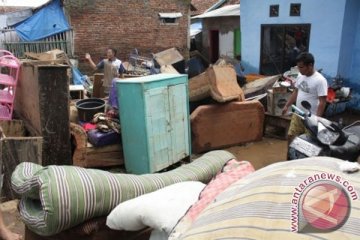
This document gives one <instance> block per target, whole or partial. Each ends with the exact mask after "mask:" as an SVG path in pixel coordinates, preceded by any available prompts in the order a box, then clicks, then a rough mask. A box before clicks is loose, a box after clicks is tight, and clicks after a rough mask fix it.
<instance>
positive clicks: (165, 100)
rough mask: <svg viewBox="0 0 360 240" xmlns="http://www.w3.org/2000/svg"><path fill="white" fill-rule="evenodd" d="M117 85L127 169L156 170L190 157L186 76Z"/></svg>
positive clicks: (132, 80) (137, 171)
mask: <svg viewBox="0 0 360 240" xmlns="http://www.w3.org/2000/svg"><path fill="white" fill-rule="evenodd" d="M116 88H117V95H118V102H119V112H120V122H121V135H122V145H123V151H124V158H125V159H124V160H125V168H126V171H127V172H129V173H135V174H142V173H153V172H157V171H160V170H162V169H164V168H166V167H168V166H170V165H172V164H174V163H176V162H178V161H179V160H181V159H183V158H186V157H188V156H190V151H191V150H190V146H191V144H190V141H191V138H190V123H189V101H188V78H187V75H179V74H156V75H150V76H144V77H137V78H129V79H120V80H117V81H116Z"/></svg>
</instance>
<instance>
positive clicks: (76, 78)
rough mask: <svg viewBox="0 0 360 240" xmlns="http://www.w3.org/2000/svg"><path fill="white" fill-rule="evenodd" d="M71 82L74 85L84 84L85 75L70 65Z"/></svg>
mask: <svg viewBox="0 0 360 240" xmlns="http://www.w3.org/2000/svg"><path fill="white" fill-rule="evenodd" d="M71 70H72V77H73V84H74V85H85V82H86V80H85V76H84V75H82V73H81V72H80V71H79V69H77V68H76V67H71Z"/></svg>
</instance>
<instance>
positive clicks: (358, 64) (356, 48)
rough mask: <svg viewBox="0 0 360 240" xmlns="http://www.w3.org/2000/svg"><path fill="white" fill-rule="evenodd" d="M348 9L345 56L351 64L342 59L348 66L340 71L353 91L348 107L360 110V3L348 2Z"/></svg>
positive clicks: (342, 67)
mask: <svg viewBox="0 0 360 240" xmlns="http://www.w3.org/2000/svg"><path fill="white" fill-rule="evenodd" d="M346 9H347V11H349V14H346V16H347V17H345V20H346V22H345V23H344V25H346V26H348V27H347V28H346V29H347V31H346V32H345V31H344V33H343V37H344V38H345V39H346V38H347V39H349V40H348V41H349V43H348V42H345V41H344V49H346V50H344V55H345V56H346V58H348V59H351V62H349V61H346V59H345V57H344V58H342V59H341V60H342V61H344V62H346V64H348V65H346V66H339V69H341V71H340V72H341V74H342V75H343V76H345V83H346V84H348V85H349V86H350V87H351V88H352V90H353V92H352V100H351V102H350V104H348V106H349V107H350V108H355V109H357V110H360V1H358V0H348V1H347V6H346ZM344 29H345V27H344ZM347 43H348V45H347V47H346V44H347ZM349 73H350V74H349Z"/></svg>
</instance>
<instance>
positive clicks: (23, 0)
mask: <svg viewBox="0 0 360 240" xmlns="http://www.w3.org/2000/svg"><path fill="white" fill-rule="evenodd" d="M48 1H49V0H0V7H1V6H30V7H37V6H40V5H42V4H44V3H46V2H48Z"/></svg>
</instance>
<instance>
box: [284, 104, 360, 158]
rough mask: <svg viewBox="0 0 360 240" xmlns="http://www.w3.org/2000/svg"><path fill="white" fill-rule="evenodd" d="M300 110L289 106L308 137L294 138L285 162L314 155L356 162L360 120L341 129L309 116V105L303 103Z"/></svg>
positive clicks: (333, 124)
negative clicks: (301, 122) (299, 119)
mask: <svg viewBox="0 0 360 240" xmlns="http://www.w3.org/2000/svg"><path fill="white" fill-rule="evenodd" d="M301 105H302V106H303V107H304V109H306V110H304V111H303V110H302V109H300V108H298V107H296V106H295V105H292V110H293V114H296V115H297V116H299V117H300V118H301V119H302V121H303V123H304V126H305V128H306V129H307V130H308V133H307V134H302V135H300V136H297V137H295V138H294V140H293V141H292V142H291V143H290V145H289V149H288V159H289V160H294V159H300V158H305V157H313V156H330V157H336V158H339V159H343V160H347V161H350V162H356V161H357V160H360V159H358V158H359V155H360V121H355V122H354V123H352V124H350V125H348V126H346V127H342V126H341V124H339V123H337V122H332V121H329V120H328V119H325V118H322V117H318V116H316V115H314V114H311V112H310V108H311V105H310V103H309V102H307V101H303V102H302V103H301Z"/></svg>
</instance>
